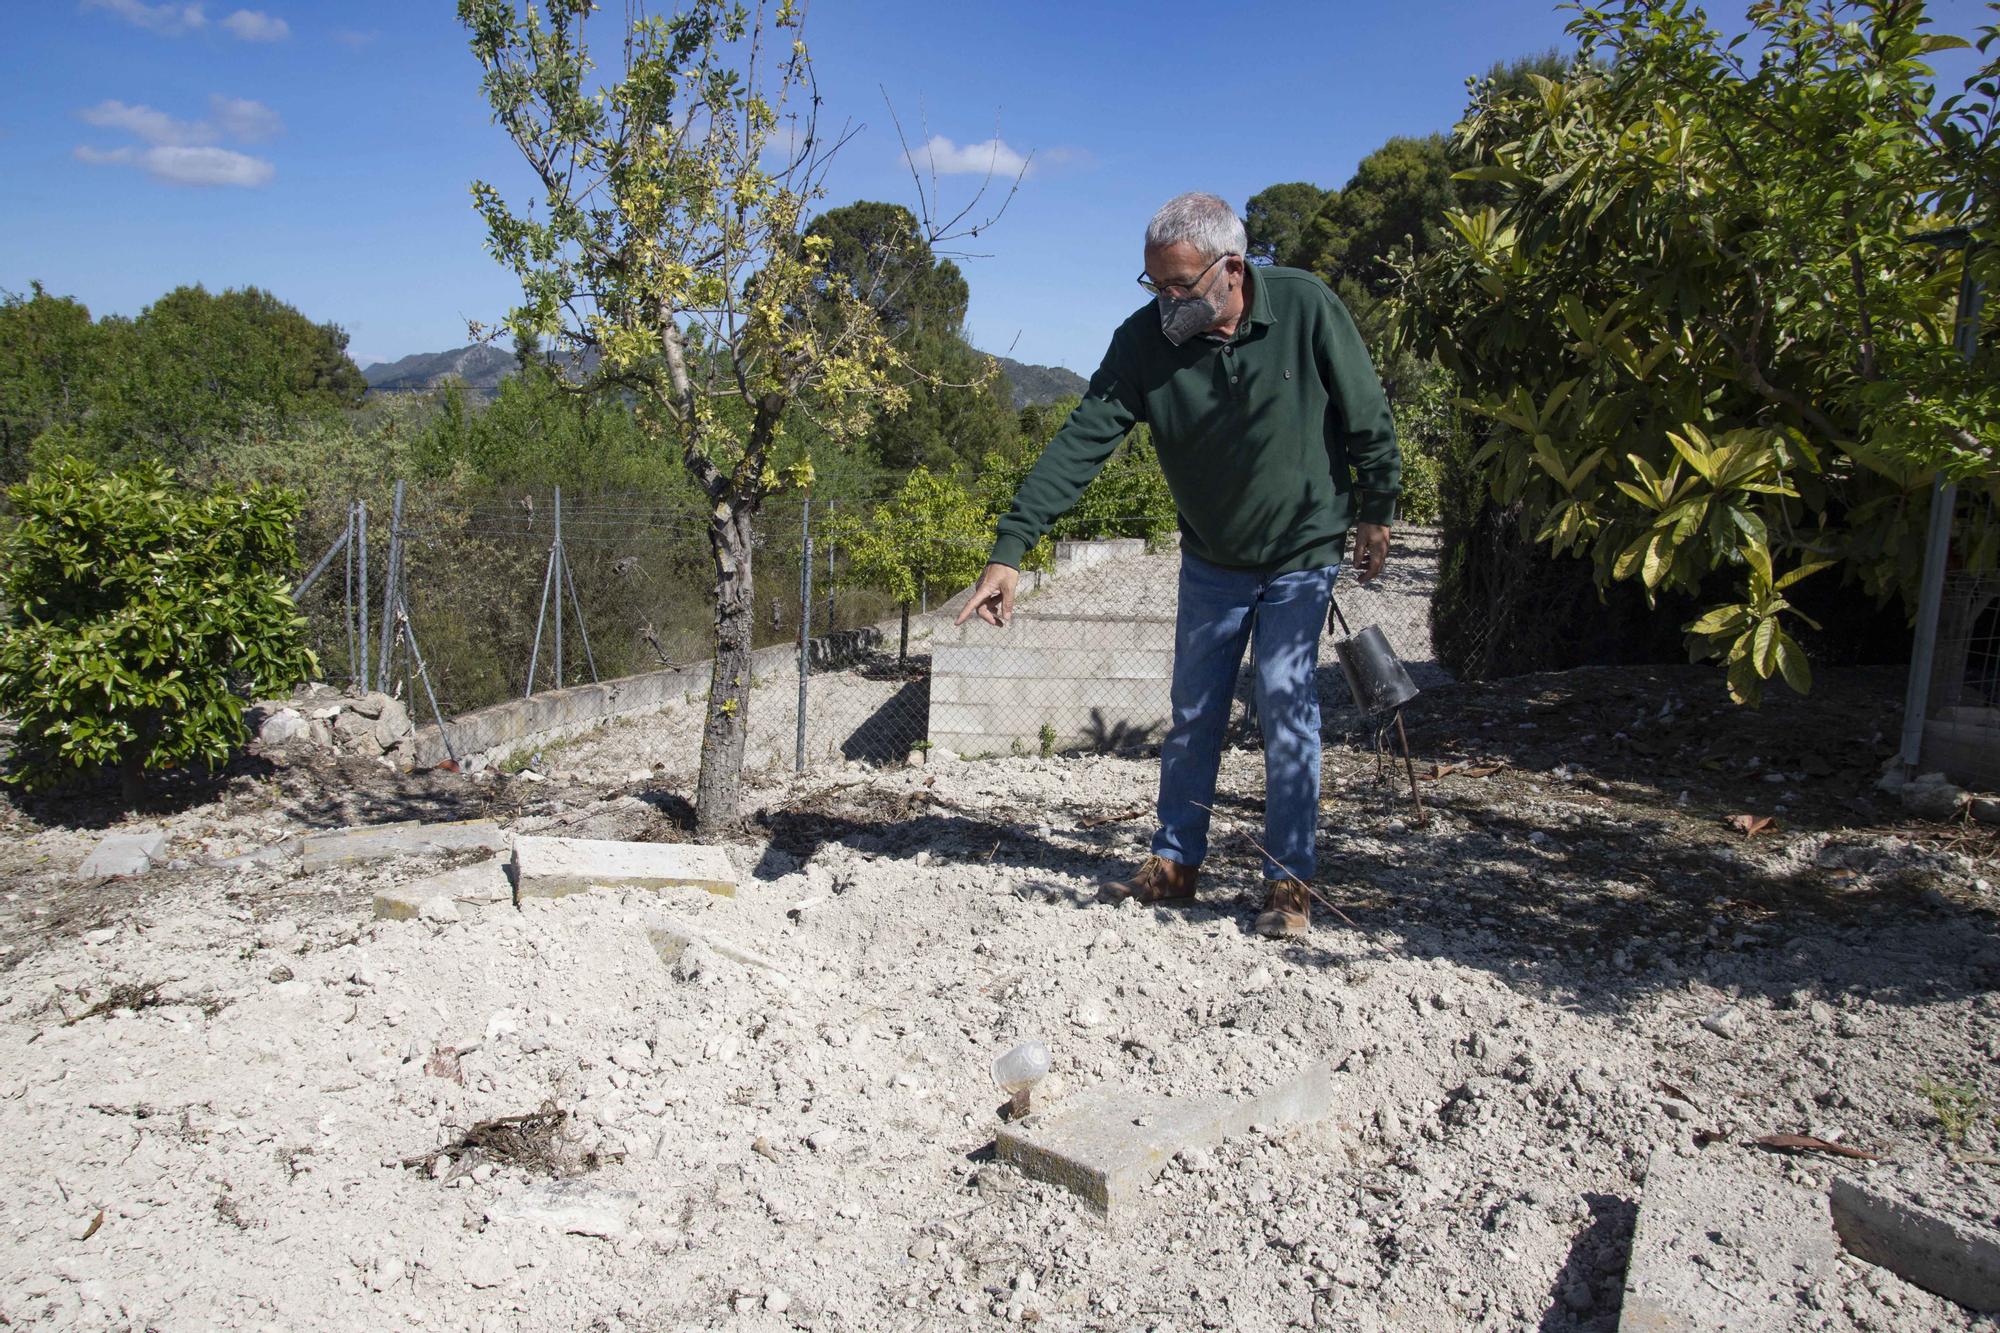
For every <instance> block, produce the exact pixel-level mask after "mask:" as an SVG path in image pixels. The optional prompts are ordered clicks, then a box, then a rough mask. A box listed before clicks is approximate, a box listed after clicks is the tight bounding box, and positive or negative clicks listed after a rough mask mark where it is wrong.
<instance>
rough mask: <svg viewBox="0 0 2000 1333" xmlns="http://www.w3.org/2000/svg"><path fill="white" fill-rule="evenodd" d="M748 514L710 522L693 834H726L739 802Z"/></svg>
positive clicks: (745, 694)
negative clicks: (710, 585)
mask: <svg viewBox="0 0 2000 1333" xmlns="http://www.w3.org/2000/svg"><path fill="white" fill-rule="evenodd" d="M750 519H751V511H750V509H749V508H748V507H747V506H744V505H743V504H742V503H741V502H740V501H739V502H736V503H733V504H732V503H729V502H726V501H725V502H723V503H720V504H718V505H717V506H716V508H715V511H714V514H713V516H712V517H711V518H710V519H709V523H708V550H709V555H710V556H711V557H712V558H713V559H714V561H715V669H714V671H713V673H712V674H711V675H710V677H709V683H708V717H707V720H706V721H705V722H704V723H703V724H702V729H701V776H700V777H699V778H697V779H696V782H695V800H694V808H695V829H696V831H697V832H698V833H700V834H702V835H703V836H714V835H717V834H720V833H723V832H725V831H727V829H728V828H729V827H730V826H731V825H732V824H734V823H735V822H736V818H737V812H738V809H739V807H740V806H741V804H742V797H743V744H744V741H745V740H746V739H747V737H748V736H749V731H750V631H751V618H752V615H753V612H754V609H755V605H756V604H755V601H754V595H755V593H754V589H753V587H752V585H751V571H750Z"/></svg>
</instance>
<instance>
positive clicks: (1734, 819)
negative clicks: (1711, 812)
mask: <svg viewBox="0 0 2000 1333" xmlns="http://www.w3.org/2000/svg"><path fill="white" fill-rule="evenodd" d="M1777 822H1778V821H1777V820H1775V819H1773V818H1772V817H1771V816H1770V815H1731V816H1730V817H1729V819H1728V824H1729V827H1731V828H1733V829H1735V830H1737V831H1738V832H1739V833H1741V834H1742V835H1743V836H1744V837H1746V838H1754V837H1756V836H1757V835H1758V834H1759V833H1762V832H1764V831H1765V830H1766V829H1768V828H1771V827H1772V826H1773V825H1775V824H1776V823H1777Z"/></svg>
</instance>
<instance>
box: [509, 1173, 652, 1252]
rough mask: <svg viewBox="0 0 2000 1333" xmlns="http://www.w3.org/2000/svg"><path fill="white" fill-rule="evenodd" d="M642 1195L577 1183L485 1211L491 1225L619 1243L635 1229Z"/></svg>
mask: <svg viewBox="0 0 2000 1333" xmlns="http://www.w3.org/2000/svg"><path fill="white" fill-rule="evenodd" d="M638 1207H639V1196H638V1195H636V1194H633V1193H630V1192H628V1191H625V1190H599V1189H591V1188H590V1187H588V1186H581V1185H574V1184H559V1185H538V1186H532V1187H530V1188H529V1189H527V1190H524V1191H523V1192H521V1193H519V1194H514V1195H509V1196H507V1197H505V1198H500V1199H495V1200H494V1201H493V1202H492V1203H491V1204H489V1205H488V1206H487V1208H486V1218H487V1220H488V1221H490V1222H527V1223H531V1224H533V1225H535V1226H539V1227H546V1228H548V1229H549V1230H550V1231H563V1232H568V1233H569V1234H571V1235H575V1236H596V1237H598V1238H600V1239H603V1240H616V1239H618V1238H619V1237H621V1236H625V1235H627V1234H629V1233H630V1232H631V1229H632V1214H633V1213H634V1212H636V1211H637V1210H638Z"/></svg>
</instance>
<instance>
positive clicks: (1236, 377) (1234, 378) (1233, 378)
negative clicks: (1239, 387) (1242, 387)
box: [1229, 375, 1242, 384]
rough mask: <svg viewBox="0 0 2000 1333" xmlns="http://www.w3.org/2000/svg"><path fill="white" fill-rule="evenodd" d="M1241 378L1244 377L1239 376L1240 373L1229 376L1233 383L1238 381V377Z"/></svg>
mask: <svg viewBox="0 0 2000 1333" xmlns="http://www.w3.org/2000/svg"><path fill="white" fill-rule="evenodd" d="M1240 378H1242V377H1241V376H1239V375H1231V376H1230V377H1229V382H1230V383H1231V384H1234V383H1236V381H1237V380H1238V379H1240Z"/></svg>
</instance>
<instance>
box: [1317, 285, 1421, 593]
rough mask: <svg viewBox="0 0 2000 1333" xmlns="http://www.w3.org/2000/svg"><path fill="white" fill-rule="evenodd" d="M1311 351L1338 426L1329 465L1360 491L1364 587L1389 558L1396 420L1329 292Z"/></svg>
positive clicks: (1397, 475)
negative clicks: (1350, 478) (1344, 471)
mask: <svg viewBox="0 0 2000 1333" xmlns="http://www.w3.org/2000/svg"><path fill="white" fill-rule="evenodd" d="M1314 350H1315V352H1316V353H1317V355H1318V358H1319V364H1320V374H1321V375H1322V376H1324V377H1325V381H1326V386H1327V390H1328V392H1329V394H1330V395H1331V397H1332V399H1333V406H1334V413H1335V417H1336V420H1337V423H1338V424H1337V425H1336V426H1334V427H1332V428H1330V429H1329V430H1328V433H1327V441H1326V447H1327V465H1328V466H1329V467H1331V468H1333V469H1335V472H1336V475H1337V474H1338V471H1339V469H1341V468H1342V467H1346V468H1348V469H1350V470H1351V471H1352V472H1353V474H1354V484H1355V488H1356V489H1357V490H1359V491H1360V498H1359V504H1358V505H1357V508H1356V513H1355V518H1356V520H1357V522H1356V524H1355V534H1354V564H1355V570H1356V572H1357V573H1358V574H1359V575H1360V577H1361V581H1362V582H1364V583H1366V582H1367V581H1368V580H1370V579H1372V578H1374V577H1375V576H1376V575H1377V574H1380V573H1381V572H1382V565H1383V563H1384V562H1385V561H1386V560H1387V559H1388V556H1389V525H1390V524H1391V523H1393V522H1395V519H1396V500H1397V497H1398V496H1400V495H1401V494H1402V492H1403V456H1402V452H1401V450H1400V449H1398V447H1397V445H1396V420H1395V418H1394V417H1393V416H1392V415H1391V414H1390V412H1389V400H1388V397H1387V396H1386V395H1384V394H1383V392H1382V381H1381V380H1380V379H1379V378H1377V377H1376V374H1375V363H1374V362H1373V361H1372V360H1370V359H1369V356H1368V344H1367V343H1365V342H1363V341H1362V339H1361V331H1360V330H1359V329H1357V328H1355V326H1354V317H1353V316H1352V315H1350V314H1349V313H1348V312H1347V307H1346V306H1345V305H1344V304H1342V302H1341V300H1340V298H1339V297H1337V296H1335V295H1334V294H1333V293H1332V292H1331V291H1329V292H1328V293H1327V310H1326V316H1325V318H1323V319H1322V320H1321V321H1320V325H1319V332H1318V338H1317V343H1316V347H1315V349H1314Z"/></svg>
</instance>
